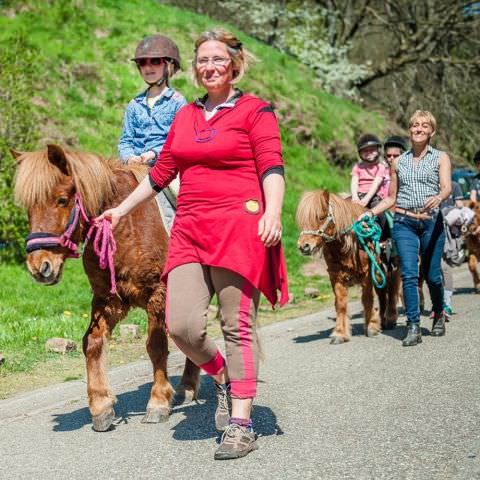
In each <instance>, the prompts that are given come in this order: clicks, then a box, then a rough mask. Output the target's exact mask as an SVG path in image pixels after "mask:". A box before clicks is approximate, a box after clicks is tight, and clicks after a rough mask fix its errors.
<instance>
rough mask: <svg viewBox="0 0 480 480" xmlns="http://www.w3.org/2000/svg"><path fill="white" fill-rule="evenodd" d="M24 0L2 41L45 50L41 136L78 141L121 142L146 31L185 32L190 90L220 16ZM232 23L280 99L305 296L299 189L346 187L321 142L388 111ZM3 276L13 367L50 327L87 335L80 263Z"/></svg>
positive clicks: (38, 94)
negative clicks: (339, 90)
mask: <svg viewBox="0 0 480 480" xmlns="http://www.w3.org/2000/svg"><path fill="white" fill-rule="evenodd" d="M22 3H23V5H24V6H23V7H22V9H21V11H17V12H15V11H14V10H13V9H11V8H10V9H8V8H3V9H0V12H1V13H4V14H5V15H1V16H0V42H2V43H3V41H5V40H6V39H7V38H8V37H12V36H18V35H22V34H23V35H24V36H25V38H26V41H27V42H28V44H29V47H28V48H31V49H32V50H34V51H35V54H36V56H35V57H36V59H37V61H36V62H35V63H34V64H33V65H32V66H31V68H32V69H34V70H35V72H36V78H37V79H38V82H37V84H36V85H33V86H32V95H33V103H34V104H35V110H36V114H37V115H38V119H39V129H40V134H41V137H42V138H43V139H44V140H43V143H46V142H47V141H59V142H61V143H67V144H70V145H72V146H73V147H75V148H77V149H82V150H91V151H95V152H98V153H102V154H104V155H109V156H111V155H115V154H116V143H117V140H118V136H119V133H120V128H121V124H122V116H123V111H124V108H125V106H126V104H127V103H128V101H129V100H130V99H131V98H132V97H133V95H134V94H136V93H137V92H138V91H140V90H141V89H143V88H144V85H143V83H142V81H141V79H140V78H139V76H138V73H137V72H136V69H135V67H134V66H133V65H131V63H130V62H129V61H128V58H129V57H130V56H131V54H132V52H133V51H134V49H135V46H136V44H137V42H138V41H139V39H140V38H141V37H142V36H143V35H146V34H151V33H154V32H158V31H161V33H163V34H166V35H170V36H171V37H172V38H174V39H175V40H176V41H177V43H178V45H179V48H180V51H181V54H182V58H183V65H184V67H185V69H184V71H183V72H181V73H180V74H178V75H177V76H176V77H175V79H174V82H173V86H174V87H175V88H176V89H178V90H179V91H181V92H182V93H183V94H184V95H185V96H186V97H187V99H189V100H192V99H193V98H195V96H197V95H198V94H199V93H200V92H199V91H197V90H195V88H194V87H193V86H192V84H191V82H190V80H189V78H188V74H187V73H186V70H188V68H186V67H188V63H189V62H190V60H191V57H192V44H193V40H194V39H195V38H196V36H197V35H198V33H199V32H201V31H203V30H205V29H207V28H209V27H211V26H212V21H211V20H209V19H208V18H206V17H202V16H199V15H196V14H193V13H189V12H186V11H181V10H178V9H176V8H172V7H166V6H162V5H159V4H158V3H157V2H155V1H154V0H145V1H140V0H133V1H129V2H116V1H113V0H97V1H96V2H91V1H87V0H84V1H82V0H76V1H54V0H50V1H45V2H35V1H27V2H22ZM72 5H76V7H77V8H73V7H72ZM133 19H134V20H133ZM227 28H229V29H231V30H233V31H235V32H236V33H237V34H238V35H239V36H240V38H241V39H242V41H244V43H245V44H246V45H247V47H248V48H249V49H250V50H251V51H252V52H253V53H254V54H255V55H256V56H257V57H258V58H259V60H260V62H259V63H258V64H257V65H256V66H255V67H254V68H253V69H252V71H251V72H249V73H248V75H247V76H246V78H245V79H244V81H242V84H241V87H242V88H243V89H244V90H246V91H251V92H254V93H255V94H257V95H258V96H260V97H262V98H264V99H267V100H269V101H271V102H273V103H274V104H275V105H276V106H277V109H278V110H277V111H278V116H279V119H280V120H281V131H282V139H283V145H284V157H285V162H286V174H287V184H288V189H287V196H286V200H285V214H284V228H285V237H284V244H285V249H286V254H287V263H288V268H289V274H290V283H291V290H292V291H293V292H294V293H295V294H296V296H297V297H298V296H299V295H300V293H301V291H302V290H303V287H304V286H305V285H306V283H307V280H305V279H304V278H303V277H302V276H301V275H300V273H299V270H300V267H301V265H302V263H303V261H304V260H303V259H302V258H301V257H300V256H299V255H298V254H297V253H296V250H295V242H296V238H297V230H296V226H295V221H294V213H295V208H296V205H297V203H298V199H299V195H300V194H301V192H302V191H304V190H306V189H311V188H319V187H324V188H328V189H330V190H333V191H338V190H340V189H342V188H345V186H346V185H347V175H346V174H345V172H341V171H338V170H336V169H335V168H332V167H331V166H329V165H328V164H327V162H326V160H325V157H324V155H323V153H322V151H321V148H320V147H324V146H325V145H327V144H328V143H329V142H331V141H333V140H336V139H338V140H339V139H345V140H347V141H353V138H354V136H355V135H356V134H357V133H358V132H360V131H364V130H367V129H373V130H378V128H377V127H378V126H379V125H380V124H381V122H382V121H381V119H380V118H379V117H378V116H376V115H373V114H369V113H367V112H365V111H363V110H361V109H360V108H359V107H357V106H355V105H352V104H350V103H348V102H345V101H342V100H339V99H337V98H335V97H332V96H330V95H327V94H325V93H323V92H321V91H318V90H317V89H316V88H315V80H314V76H313V75H312V73H311V72H310V71H309V70H308V69H306V68H305V67H304V66H302V65H300V64H299V63H298V62H296V61H295V60H293V59H291V58H289V57H288V56H286V55H284V54H281V53H279V52H277V51H275V50H273V49H271V48H269V47H267V46H265V45H263V44H261V43H259V42H257V41H255V40H253V39H251V38H249V37H246V36H245V35H244V34H242V33H241V32H238V31H236V30H235V29H234V28H232V27H231V26H227ZM300 125H304V126H306V127H308V128H309V129H311V130H312V138H313V139H315V140H316V141H317V142H318V143H319V145H320V147H318V146H316V147H315V148H310V147H309V146H308V145H307V144H302V143H300V142H299V141H297V138H296V136H295V134H294V128H295V127H297V126H300ZM14 147H15V148H18V149H20V150H21V149H22V145H14ZM308 281H313V282H314V283H315V282H316V281H317V279H310V280H308ZM0 282H1V283H2V285H5V288H2V294H1V296H0V305H1V307H2V308H1V311H0V350H3V351H4V352H6V353H8V355H9V358H10V355H11V354H12V352H14V351H15V350H16V351H17V353H15V354H14V361H13V362H11V361H9V362H8V366H5V367H3V371H4V372H5V371H7V370H9V371H11V370H18V369H28V368H30V367H31V366H32V363H33V362H34V359H35V358H41V357H42V356H41V355H40V352H41V350H42V346H43V342H44V339H45V338H48V336H53V335H56V336H63V335H66V336H71V337H73V338H75V339H77V340H79V339H80V337H81V332H82V331H83V330H84V328H85V323H86V319H85V318H83V317H84V315H85V314H86V313H87V312H88V309H89V307H88V305H89V289H88V286H87V282H86V279H85V278H84V276H83V275H82V273H81V269H80V266H79V264H78V263H77V264H76V265H74V266H69V267H68V268H67V269H66V272H65V275H64V282H63V284H62V285H59V286H57V287H54V288H51V289H44V288H41V287H39V286H36V285H33V284H30V283H28V281H27V280H26V272H25V271H24V270H23V269H22V268H20V267H8V268H4V267H2V268H1V269H0ZM25 285H27V286H25ZM73 285H74V286H75V290H73V288H72V286H73ZM64 311H70V312H72V314H71V315H70V316H68V315H65V314H64V313H63V312H64ZM129 321H134V322H139V323H144V317H143V316H142V315H140V314H139V313H138V314H137V313H136V312H135V313H134V317H133V318H129ZM25 347H26V348H25ZM19 350H22V351H19ZM27 351H28V353H26V352H27ZM33 351H35V352H36V353H37V356H35V355H32V354H31V353H32V352H33Z"/></svg>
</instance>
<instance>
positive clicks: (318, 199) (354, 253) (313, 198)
mask: <svg viewBox="0 0 480 480" xmlns="http://www.w3.org/2000/svg"><path fill="white" fill-rule="evenodd" d="M363 211H364V209H363V207H362V206H360V205H357V204H355V203H352V202H351V201H350V200H344V199H342V198H340V197H339V196H337V195H334V194H330V193H329V192H327V191H325V190H316V191H314V192H306V193H305V194H304V195H303V197H302V199H301V200H300V204H299V205H298V209H297V223H298V226H299V227H300V229H301V230H302V232H301V234H300V238H299V239H298V242H297V247H298V248H299V250H300V252H301V253H302V254H303V255H312V254H315V253H320V252H323V256H324V258H325V262H326V264H327V268H328V274H329V276H330V283H331V285H332V290H333V293H334V294H335V310H336V312H337V318H336V325H335V329H334V330H333V332H332V334H331V335H330V337H331V343H334V344H337V343H343V342H346V341H349V340H350V337H351V327H350V320H349V317H348V314H347V304H348V288H349V287H351V286H353V285H360V286H361V288H362V303H363V308H364V312H365V334H366V335H367V336H369V337H372V336H375V335H378V333H380V327H381V328H383V329H390V328H394V327H395V325H396V322H397V300H398V287H399V280H400V277H399V272H398V269H397V268H393V270H392V271H390V272H388V273H387V286H386V287H385V288H383V289H376V290H377V294H378V298H379V305H380V319H381V321H380V319H379V316H378V312H377V311H376V309H374V308H373V281H372V278H371V275H370V270H369V269H370V265H369V260H368V257H367V254H366V253H365V252H364V251H363V250H361V249H360V247H359V245H358V243H357V240H356V238H355V234H354V233H353V232H352V231H351V229H350V227H351V225H352V224H353V222H354V221H355V220H356V219H357V218H358V216H359V215H360V214H361V213H362V212H363Z"/></svg>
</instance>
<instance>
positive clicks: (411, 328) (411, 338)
mask: <svg viewBox="0 0 480 480" xmlns="http://www.w3.org/2000/svg"><path fill="white" fill-rule="evenodd" d="M407 328H408V330H407V336H406V337H405V338H404V339H403V342H402V345H403V346H404V347H413V346H414V345H417V343H422V332H421V331H420V325H419V324H418V323H409V324H408V325H407Z"/></svg>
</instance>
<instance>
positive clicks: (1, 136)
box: [0, 34, 38, 260]
mask: <svg viewBox="0 0 480 480" xmlns="http://www.w3.org/2000/svg"><path fill="white" fill-rule="evenodd" d="M35 57H36V52H35V48H34V47H33V46H32V45H31V44H29V43H28V42H27V39H26V37H25V36H24V35H22V34H19V35H16V36H15V37H9V38H8V39H6V40H4V41H2V49H1V50H0V65H1V75H0V98H1V102H0V259H2V260H19V259H20V258H21V257H22V255H23V246H24V237H25V235H26V232H27V230H28V228H27V221H26V217H25V213H24V212H23V211H22V210H21V209H20V208H19V207H18V206H16V205H15V204H14V202H13V195H12V191H13V188H12V186H13V177H14V172H15V161H14V159H13V157H12V155H11V154H10V151H9V148H11V147H13V146H15V147H16V148H18V149H21V150H23V149H24V150H28V149H33V148H34V146H35V144H36V142H37V140H38V134H37V129H36V128H37V126H36V120H35V114H34V111H33V108H32V104H31V95H32V86H33V85H34V84H35V81H36V72H35V69H34V68H32V66H33V65H34V63H35Z"/></svg>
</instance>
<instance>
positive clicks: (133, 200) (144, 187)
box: [117, 175, 157, 215]
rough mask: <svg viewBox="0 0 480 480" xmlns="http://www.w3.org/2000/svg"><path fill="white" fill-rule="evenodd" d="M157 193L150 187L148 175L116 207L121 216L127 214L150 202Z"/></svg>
mask: <svg viewBox="0 0 480 480" xmlns="http://www.w3.org/2000/svg"><path fill="white" fill-rule="evenodd" d="M156 194H157V192H156V191H155V190H154V189H153V188H152V186H151V185H150V180H149V178H148V175H147V176H146V177H145V178H144V179H143V180H142V181H141V182H140V183H139V184H138V186H137V188H136V189H135V190H134V191H133V192H132V193H131V194H130V195H129V196H128V197H127V198H126V199H125V200H124V201H123V202H122V203H120V205H118V207H117V208H118V209H119V210H120V211H121V213H122V215H127V214H129V213H130V212H131V211H132V210H133V209H134V208H136V207H138V206H139V205H141V204H142V203H144V202H146V201H147V200H150V199H151V198H152V197H154V196H155V195H156Z"/></svg>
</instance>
